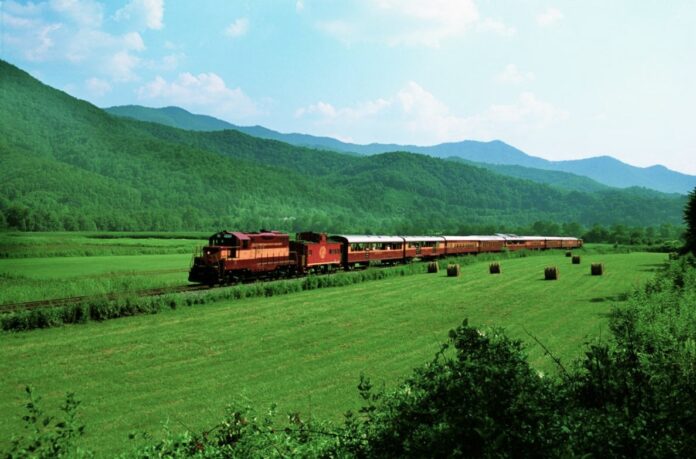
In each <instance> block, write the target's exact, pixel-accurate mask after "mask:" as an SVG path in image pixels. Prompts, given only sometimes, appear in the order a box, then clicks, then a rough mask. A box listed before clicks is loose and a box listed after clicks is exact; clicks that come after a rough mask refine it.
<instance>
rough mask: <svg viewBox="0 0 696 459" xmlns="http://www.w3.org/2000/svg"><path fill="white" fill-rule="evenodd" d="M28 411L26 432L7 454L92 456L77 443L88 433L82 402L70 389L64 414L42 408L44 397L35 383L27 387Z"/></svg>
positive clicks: (19, 456)
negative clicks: (80, 411)
mask: <svg viewBox="0 0 696 459" xmlns="http://www.w3.org/2000/svg"><path fill="white" fill-rule="evenodd" d="M25 390H26V393H27V403H26V405H25V408H26V411H27V414H26V415H24V416H23V417H22V421H23V422H24V429H25V433H24V435H21V436H20V437H16V438H13V439H12V445H11V446H10V448H9V449H8V450H7V451H5V452H0V454H2V456H3V457H6V458H8V459H9V458H23V457H32V458H42V459H44V458H45V459H53V458H57V457H71V458H72V457H91V456H92V454H91V453H89V452H88V451H85V450H83V449H81V448H80V447H79V446H78V445H77V443H78V440H79V439H80V437H82V435H84V432H85V426H84V425H83V424H82V423H81V422H80V421H79V419H78V414H77V410H78V407H79V406H80V402H79V401H78V400H76V399H75V394H73V393H69V394H67V395H66V397H65V403H64V404H63V405H62V406H61V407H60V411H61V412H62V417H61V418H57V417H55V416H53V415H49V414H46V413H45V412H44V411H43V409H42V408H41V397H38V396H36V395H34V390H33V388H32V387H30V386H27V387H26V388H25Z"/></svg>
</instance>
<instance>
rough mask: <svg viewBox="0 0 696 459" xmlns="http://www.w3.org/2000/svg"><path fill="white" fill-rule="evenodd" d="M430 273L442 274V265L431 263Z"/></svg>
mask: <svg viewBox="0 0 696 459" xmlns="http://www.w3.org/2000/svg"><path fill="white" fill-rule="evenodd" d="M428 272H429V273H439V272H440V265H439V264H438V263H437V261H431V262H430V263H428Z"/></svg>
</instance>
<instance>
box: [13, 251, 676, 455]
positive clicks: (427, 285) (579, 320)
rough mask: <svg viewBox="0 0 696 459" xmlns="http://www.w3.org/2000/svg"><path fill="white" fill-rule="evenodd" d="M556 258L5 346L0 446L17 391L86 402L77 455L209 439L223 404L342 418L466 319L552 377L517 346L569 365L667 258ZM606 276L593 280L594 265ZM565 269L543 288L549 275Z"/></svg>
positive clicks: (55, 401) (97, 326)
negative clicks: (143, 441)
mask: <svg viewBox="0 0 696 459" xmlns="http://www.w3.org/2000/svg"><path fill="white" fill-rule="evenodd" d="M582 257H583V259H582V264H580V265H571V263H570V258H566V257H564V256H563V254H562V253H561V252H552V253H549V254H547V255H543V256H534V257H528V258H520V259H510V260H503V261H502V262H501V266H502V271H503V272H502V274H501V275H495V276H494V275H489V274H488V269H487V268H488V265H487V263H476V264H473V265H469V266H464V267H463V268H462V276H461V277H459V278H448V277H446V276H445V273H443V272H442V271H441V272H440V273H439V274H422V275H413V276H406V277H400V278H390V279H386V280H382V281H374V282H367V283H363V284H357V285H353V286H349V287H340V288H331V289H325V290H313V291H307V292H302V293H297V294H291V295H285V296H279V297H271V298H254V299H246V300H240V301H233V302H226V303H218V304H211V305H206V306H200V307H191V308H181V309H178V310H175V311H168V312H165V313H162V314H158V315H153V316H138V317H130V318H125V319H118V320H111V321H107V322H103V323H90V324H87V325H78V326H67V327H63V328H56V329H47V330H35V331H32V332H26V333H17V334H11V333H5V334H2V335H0V384H2V387H3V391H2V394H1V395H0V413H2V414H1V415H0V416H1V417H0V422H1V425H0V438H2V439H3V440H2V444H3V445H6V444H7V443H8V441H9V438H10V437H11V435H12V433H17V432H18V431H19V426H20V424H21V423H20V416H21V415H22V404H23V402H24V398H23V387H24V386H25V385H26V384H31V385H33V386H35V387H36V389H37V392H38V393H39V394H41V395H43V396H44V399H45V404H46V405H47V406H49V407H51V408H55V407H57V406H58V405H59V403H60V401H61V399H62V397H63V396H64V394H65V393H66V392H68V391H74V392H76V395H77V398H78V399H80V400H82V401H83V405H82V413H83V420H84V421H85V422H86V424H87V435H86V438H85V446H87V447H89V448H93V449H96V450H98V451H99V452H100V455H103V456H109V455H112V454H113V453H114V452H117V451H121V450H123V449H124V448H127V447H128V440H127V435H128V432H131V431H143V430H144V431H148V432H150V433H152V434H154V435H160V434H161V433H162V430H163V427H162V426H163V423H165V422H166V421H167V420H169V426H170V428H171V429H173V430H175V431H177V430H184V429H185V428H191V429H204V428H209V427H211V426H212V425H214V424H215V423H216V422H217V421H219V420H220V418H221V416H222V413H223V407H224V406H225V404H227V403H229V402H233V401H236V402H241V403H244V404H249V405H251V406H253V407H255V408H257V409H258V410H260V411H263V410H265V409H266V408H268V407H269V406H270V404H271V403H273V402H275V403H278V405H279V409H280V411H281V412H287V411H300V412H302V413H303V414H304V415H305V416H308V415H310V414H311V415H312V416H316V417H320V418H324V419H336V420H337V419H340V417H341V415H342V413H343V412H345V411H346V410H347V409H351V408H352V409H354V408H356V407H357V406H359V399H358V396H357V390H356V385H357V382H358V378H359V375H360V373H365V374H366V375H368V376H370V377H371V378H372V380H373V382H375V383H378V384H380V383H384V384H386V385H387V386H392V385H393V384H395V383H396V382H397V381H399V380H400V379H402V378H403V377H404V376H406V375H408V374H409V373H410V371H411V369H412V368H413V367H415V366H418V365H421V364H423V363H425V362H426V361H428V360H430V359H431V358H432V356H433V355H434V354H435V352H436V351H437V350H438V349H439V346H440V344H441V343H442V342H444V341H445V340H446V336H447V332H448V330H450V329H451V328H453V327H456V326H457V325H458V324H459V323H461V321H462V320H463V319H464V318H468V319H469V322H470V323H471V324H475V325H477V326H481V327H485V326H501V327H504V328H505V329H506V330H507V333H508V334H509V335H511V336H514V337H518V338H521V339H523V340H524V341H525V343H527V345H528V353H529V357H530V362H531V363H532V364H533V365H534V366H535V367H536V368H537V369H539V370H540V371H543V372H545V373H553V372H554V371H555V370H554V365H553V363H552V362H551V361H550V359H549V358H548V357H546V356H545V355H544V351H543V350H542V349H541V348H540V346H538V345H537V344H536V343H535V342H534V341H533V340H532V339H530V338H529V336H528V335H527V334H526V332H525V329H526V330H528V331H529V333H531V334H533V335H534V336H536V337H537V338H538V339H539V340H540V341H541V342H543V343H544V345H545V346H547V347H548V348H549V349H550V350H551V351H552V352H553V353H554V355H556V356H557V357H559V358H561V359H562V360H563V361H564V362H565V363H568V362H570V361H571V360H572V359H574V358H576V357H579V356H580V355H581V354H582V346H583V343H584V342H585V341H586V340H589V339H594V338H595V337H597V336H600V335H604V336H606V335H607V319H606V313H607V312H608V311H609V309H610V307H611V305H612V303H614V302H615V301H619V300H621V294H622V293H624V292H627V291H630V290H631V289H632V288H634V287H635V286H637V285H639V284H641V283H642V282H644V281H645V280H646V279H647V278H649V277H651V276H652V273H653V272H654V270H656V269H658V267H659V265H660V264H661V263H662V262H663V261H664V260H665V259H666V255H664V254H654V253H653V254H647V253H631V254H602V255H593V254H582ZM599 261H601V262H604V263H605V267H606V274H605V275H604V276H602V277H592V276H590V275H589V270H590V263H591V262H599ZM550 265H556V266H558V267H559V268H560V279H559V280H558V281H543V280H541V279H542V278H543V269H544V267H545V266H550Z"/></svg>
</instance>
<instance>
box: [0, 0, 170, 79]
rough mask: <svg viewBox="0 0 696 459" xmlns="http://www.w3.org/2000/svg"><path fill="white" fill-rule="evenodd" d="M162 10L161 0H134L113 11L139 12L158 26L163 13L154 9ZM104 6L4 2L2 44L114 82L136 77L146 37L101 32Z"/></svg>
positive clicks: (82, 1)
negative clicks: (67, 64)
mask: <svg viewBox="0 0 696 459" xmlns="http://www.w3.org/2000/svg"><path fill="white" fill-rule="evenodd" d="M161 9H162V1H161V0H153V1H151V0H132V1H131V2H130V3H128V4H127V5H126V7H124V8H123V9H121V10H119V13H117V15H116V16H120V17H122V18H125V17H126V16H128V15H135V13H136V11H141V12H142V13H143V14H142V16H143V17H146V18H147V21H146V22H147V23H148V24H149V25H150V26H152V27H158V26H161V14H159V15H158V14H156V13H157V10H160V11H161ZM103 10H104V8H103V5H102V3H100V2H96V1H94V0H48V1H46V2H42V3H36V4H35V3H27V4H19V3H17V2H14V1H12V0H11V1H7V2H3V3H2V10H1V11H0V21H2V24H3V27H4V30H3V40H4V45H5V49H6V50H7V52H8V53H9V54H10V55H12V54H16V55H19V56H21V57H22V58H25V59H27V60H31V61H49V60H53V61H62V60H64V61H68V62H71V63H76V64H77V63H79V64H80V65H82V66H86V67H88V68H90V70H91V71H93V72H95V73H100V74H101V75H100V77H102V78H103V77H107V78H109V79H110V80H112V81H133V80H137V79H138V75H137V69H138V67H139V66H141V65H142V64H143V62H144V60H143V59H142V58H140V57H139V56H138V53H141V52H142V51H144V50H145V49H146V47H145V42H144V41H143V38H142V36H141V35H140V34H139V33H138V32H137V31H132V32H126V33H122V34H114V33H109V32H107V31H105V29H104V26H103V22H104V11H103ZM153 11H154V13H153ZM158 18H159V19H158ZM112 19H113V18H112Z"/></svg>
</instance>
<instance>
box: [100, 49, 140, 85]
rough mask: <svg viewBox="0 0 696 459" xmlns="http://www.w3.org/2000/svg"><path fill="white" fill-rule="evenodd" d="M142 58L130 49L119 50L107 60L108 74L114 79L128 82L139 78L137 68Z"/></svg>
mask: <svg viewBox="0 0 696 459" xmlns="http://www.w3.org/2000/svg"><path fill="white" fill-rule="evenodd" d="M140 62H141V59H140V58H139V57H137V56H134V55H133V54H131V53H129V52H128V51H119V52H117V53H116V54H114V55H112V56H110V57H109V58H108V59H107V61H106V69H107V71H108V74H109V75H110V76H111V78H112V79H113V80H114V81H118V82H128V81H135V80H137V79H138V75H137V74H136V73H135V69H136V67H137V66H138V64H140Z"/></svg>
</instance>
